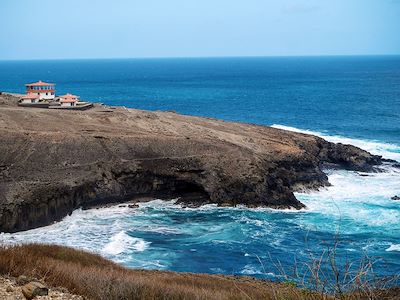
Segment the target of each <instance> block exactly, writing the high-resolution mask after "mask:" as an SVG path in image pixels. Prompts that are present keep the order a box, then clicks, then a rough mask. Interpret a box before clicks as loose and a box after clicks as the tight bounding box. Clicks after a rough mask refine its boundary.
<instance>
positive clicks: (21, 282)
mask: <svg viewBox="0 0 400 300" xmlns="http://www.w3.org/2000/svg"><path fill="white" fill-rule="evenodd" d="M31 281H32V279H30V278H29V277H28V276H25V275H20V276H18V278H17V284H18V285H19V286H21V285H25V284H27V283H29V282H31Z"/></svg>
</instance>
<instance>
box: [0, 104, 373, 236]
mask: <svg viewBox="0 0 400 300" xmlns="http://www.w3.org/2000/svg"><path fill="white" fill-rule="evenodd" d="M0 98H1V96H0ZM3 102H7V101H5V100H4V99H3ZM1 103H2V101H0V231H6V232H14V231H18V230H26V229H30V228H34V227H38V226H42V225H47V224H49V223H51V222H53V221H56V220H59V219H61V218H62V217H64V216H66V215H67V214H70V213H71V212H72V211H73V210H74V209H76V208H78V207H90V206H94V205H99V204H105V203H114V202H115V203H117V202H124V201H128V200H133V199H136V200H138V199H139V200H140V198H143V197H147V198H149V197H158V198H162V199H171V198H173V197H179V199H180V200H179V201H181V202H183V203H188V204H192V205H199V204H205V203H218V204H220V205H222V204H223V205H227V204H232V205H236V204H244V205H248V206H268V207H273V208H288V207H292V208H296V209H300V208H302V207H304V205H303V204H302V203H300V202H299V201H298V200H297V199H296V198H295V196H294V194H293V192H294V191H299V190H303V189H315V188H318V187H321V186H324V185H328V184H329V183H328V180H327V177H326V175H325V174H324V173H323V172H322V167H323V166H324V165H325V166H329V167H333V166H335V167H340V168H345V169H349V170H357V171H363V172H369V171H373V170H374V166H376V165H379V164H380V163H381V159H380V157H378V156H374V155H371V154H369V153H368V152H366V151H363V150H361V149H359V148H356V147H353V146H350V145H342V144H333V143H329V142H327V141H325V140H323V139H321V138H319V137H316V136H311V135H305V134H300V133H294V132H288V131H284V130H279V129H274V128H270V127H265V126H256V125H250V124H242V123H233V122H224V121H220V120H215V119H209V118H200V117H190V116H183V115H179V114H176V113H172V112H148V111H139V110H133V109H125V108H111V107H108V108H107V107H104V106H96V107H95V108H93V109H91V110H88V111H83V112H81V111H68V112H66V111H56V110H49V109H34V108H21V107H16V106H15V105H1Z"/></svg>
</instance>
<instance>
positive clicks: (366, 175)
mask: <svg viewBox="0 0 400 300" xmlns="http://www.w3.org/2000/svg"><path fill="white" fill-rule="evenodd" d="M357 175H359V176H361V177H368V176H370V175H369V174H365V173H358V172H357Z"/></svg>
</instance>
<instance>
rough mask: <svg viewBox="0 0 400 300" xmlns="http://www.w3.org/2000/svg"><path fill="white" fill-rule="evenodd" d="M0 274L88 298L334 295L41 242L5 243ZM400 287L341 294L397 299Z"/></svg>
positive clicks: (287, 284)
mask: <svg viewBox="0 0 400 300" xmlns="http://www.w3.org/2000/svg"><path fill="white" fill-rule="evenodd" d="M0 275H3V276H13V277H18V276H20V275H25V276H30V277H35V278H37V279H40V280H43V281H44V282H46V283H47V284H48V285H50V286H54V287H59V286H60V287H64V288H67V289H68V290H69V291H70V292H72V293H75V294H79V295H82V296H84V297H86V298H88V299H109V300H113V299H274V300H275V299H335V297H332V296H328V295H326V294H321V293H315V292H310V291H308V290H306V289H298V288H296V286H295V285H294V284H290V283H273V282H268V281H261V280H256V279H252V278H248V277H231V276H222V275H205V274H191V273H174V272H164V271H144V270H130V269H126V268H124V267H121V266H119V265H117V264H115V263H113V262H110V261H108V260H106V259H104V258H102V257H100V256H99V255H95V254H91V253H88V252H84V251H79V250H75V249H72V248H68V247H62V246H53V245H41V244H29V245H19V246H12V247H4V246H3V247H0ZM398 292H400V291H399V290H397V291H396V289H392V290H385V291H377V292H376V293H374V294H369V295H361V294H357V295H341V298H346V299H396V295H397V293H398ZM371 295H372V297H373V298H371ZM397 299H398V298H397Z"/></svg>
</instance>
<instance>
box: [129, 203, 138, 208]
mask: <svg viewBox="0 0 400 300" xmlns="http://www.w3.org/2000/svg"><path fill="white" fill-rule="evenodd" d="M128 207H129V208H139V204H136V203H134V204H129V205H128Z"/></svg>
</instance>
